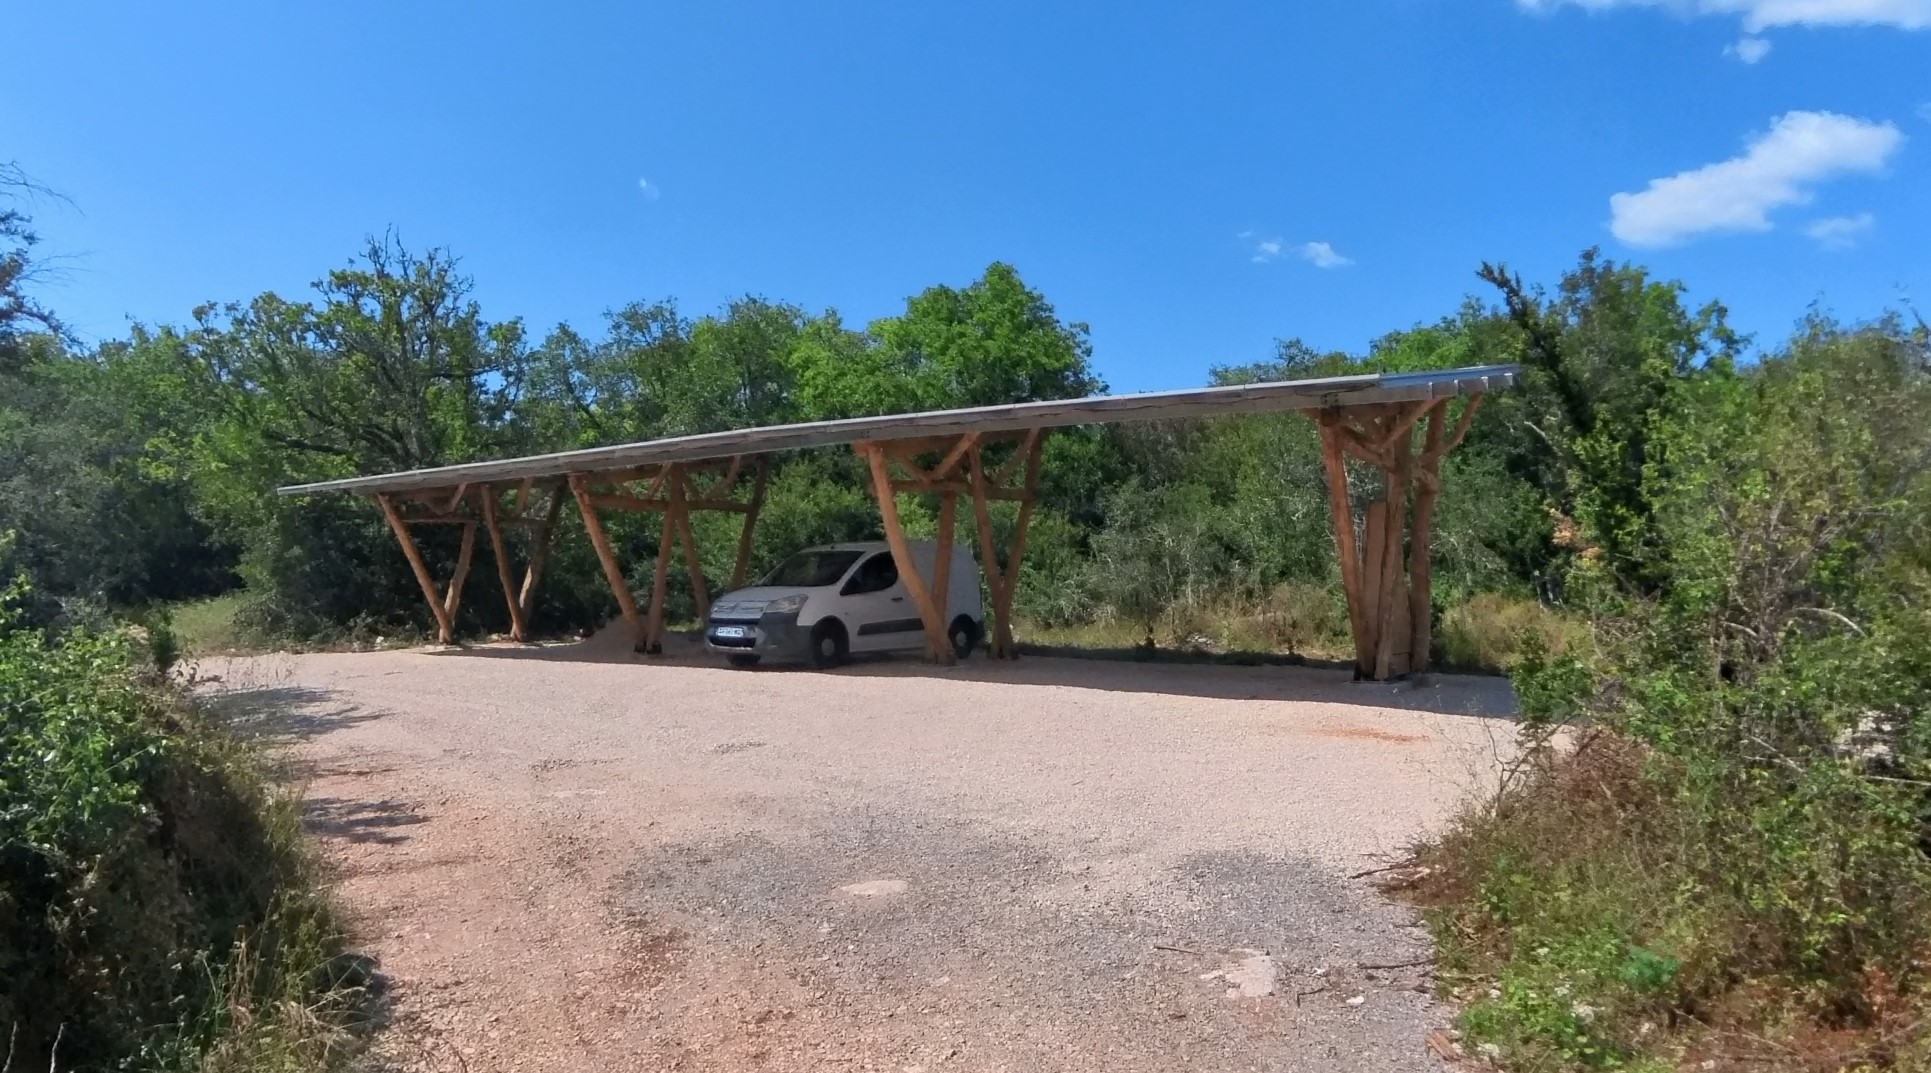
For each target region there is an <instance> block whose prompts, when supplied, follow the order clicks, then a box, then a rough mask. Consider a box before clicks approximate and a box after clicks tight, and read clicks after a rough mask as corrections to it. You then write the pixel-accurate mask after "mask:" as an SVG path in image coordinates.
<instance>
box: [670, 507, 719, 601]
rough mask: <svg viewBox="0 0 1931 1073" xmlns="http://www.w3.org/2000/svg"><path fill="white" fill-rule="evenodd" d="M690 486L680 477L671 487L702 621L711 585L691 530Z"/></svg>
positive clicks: (687, 564)
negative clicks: (708, 583) (707, 580)
mask: <svg viewBox="0 0 1931 1073" xmlns="http://www.w3.org/2000/svg"><path fill="white" fill-rule="evenodd" d="M687 492H688V488H687V487H686V486H685V484H684V481H683V479H682V478H680V479H679V480H678V482H677V484H675V485H674V486H672V488H671V493H670V498H671V504H672V506H671V511H670V512H667V513H672V512H674V513H675V514H676V515H677V532H678V535H679V537H680V538H681V539H682V540H683V543H684V568H685V569H686V570H689V571H690V573H691V602H692V605H693V606H694V607H696V608H697V620H698V621H699V622H700V623H701V622H703V621H704V616H705V615H707V614H709V613H710V610H711V593H710V587H709V586H707V585H705V584H704V561H703V560H702V559H701V558H699V556H698V554H697V534H696V533H695V532H693V531H692V530H691V508H690V498H689V497H688V495H687V494H686V493H687Z"/></svg>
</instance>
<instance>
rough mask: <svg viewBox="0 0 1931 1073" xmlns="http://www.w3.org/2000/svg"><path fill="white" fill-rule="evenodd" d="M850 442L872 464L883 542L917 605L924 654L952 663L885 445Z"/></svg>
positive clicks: (941, 614) (940, 614) (941, 618)
mask: <svg viewBox="0 0 1931 1073" xmlns="http://www.w3.org/2000/svg"><path fill="white" fill-rule="evenodd" d="M853 446H854V448H855V449H856V450H857V451H858V453H859V454H860V456H862V457H863V458H864V459H865V461H866V463H867V464H868V465H869V467H870V468H871V473H872V493H873V495H875V496H876V497H877V498H878V516H879V520H880V521H881V522H882V523H884V527H885V542H886V543H887V544H888V545H890V546H891V549H892V559H893V561H894V562H895V563H897V564H898V576H899V580H900V581H903V582H904V583H905V593H906V595H908V596H910V597H911V598H912V606H914V607H916V608H917V609H918V612H919V624H920V625H921V626H923V627H924V628H925V658H926V659H928V660H931V661H933V662H935V663H943V664H947V665H950V664H952V663H955V662H957V659H956V657H954V655H953V653H952V646H951V645H950V644H947V643H945V619H944V611H943V610H942V609H941V608H940V607H939V605H938V604H936V603H934V602H933V593H932V589H931V588H930V587H928V586H927V585H926V583H925V578H924V576H923V575H922V574H921V572H920V570H919V563H918V560H917V559H915V558H913V557H912V544H911V542H910V541H909V540H907V539H906V538H905V525H904V522H903V521H902V520H901V519H900V518H899V513H898V487H897V485H896V483H895V482H894V481H893V480H892V470H891V463H890V462H889V461H888V460H887V459H886V457H885V446H884V445H883V444H878V443H858V444H854V445H853Z"/></svg>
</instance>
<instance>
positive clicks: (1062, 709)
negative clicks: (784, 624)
mask: <svg viewBox="0 0 1931 1073" xmlns="http://www.w3.org/2000/svg"><path fill="white" fill-rule="evenodd" d="M203 671H204V673H205V672H209V671H212V672H214V673H217V674H220V675H221V676H222V678H223V684H222V686H221V687H219V688H220V689H222V690H223V691H224V696H223V698H222V702H223V703H224V704H226V705H227V706H228V707H229V709H230V710H231V711H232V712H234V713H235V714H236V717H237V718H240V719H246V720H252V722H253V724H254V725H255V726H257V727H258V728H259V729H260V730H261V731H262V732H264V733H269V734H275V735H280V736H285V737H287V738H289V739H292V740H293V741H295V742H297V743H299V744H298V748H299V755H300V756H301V757H302V758H303V759H304V761H305V763H306V765H307V766H308V767H309V769H310V771H311V773H312V774H311V780H310V781H309V783H308V788H307V793H308V810H309V815H310V818H311V822H312V825H313V828H314V830H315V832H316V834H317V836H318V837H319V838H320V839H321V841H322V844H323V846H324V847H325V849H326V852H327V853H328V854H329V856H330V858H331V859H332V860H333V861H334V862H335V864H336V865H337V866H338V867H339V869H340V874H341V877H342V879H341V884H342V885H341V889H342V894H343V897H344V900H345V902H346V904H347V905H348V906H349V908H350V910H351V913H352V915H353V920H354V923H355V925H356V926H357V927H358V928H359V929H360V934H359V935H358V937H357V938H358V941H359V942H360V943H361V944H362V945H363V947H364V948H365V949H367V950H369V951H370V952H372V953H374V954H375V955H377V956H378V957H379V958H380V959H381V962H382V966H383V970H384V972H385V973H387V974H388V975H389V976H390V978H391V979H392V980H393V982H394V989H393V993H394V995H395V1001H396V1004H395V1023H394V1026H393V1028H392V1029H391V1030H390V1031H389V1032H388V1033H386V1036H385V1039H384V1043H383V1046H384V1047H385V1048H386V1049H387V1050H388V1051H389V1052H390V1054H391V1056H392V1057H393V1058H395V1059H396V1061H397V1062H398V1064H400V1065H402V1066H403V1067H404V1068H407V1069H419V1070H445V1069H446V1070H469V1071H476V1073H481V1071H488V1070H558V1071H563V1070H569V1071H579V1070H739V1069H747V1070H751V1069H768V1070H779V1071H790V1070H893V1071H905V1070H915V1069H916V1070H926V1071H940V1070H944V1071H952V1070H960V1071H979V1070H985V1071H991V1070H1012V1071H1036V1070H1040V1071H1043V1070H1093V1071H1100V1070H1105V1071H1107V1073H1132V1071H1149V1073H1151V1071H1163V1073H1164V1071H1167V1070H1175V1069H1191V1068H1212V1069H1227V1070H1363V1071H1368V1070H1372V1071H1376V1073H1381V1071H1399V1070H1424V1069H1431V1068H1439V1066H1438V1065H1437V1063H1435V1062H1434V1060H1433V1059H1432V1058H1430V1057H1428V1056H1427V1054H1426V1052H1425V1050H1424V1047H1423V1037H1424V1036H1425V1034H1426V1033H1427V1032H1428V1031H1429V1030H1430V1029H1431V1028H1433V1027H1437V1026H1439V1025H1440V1024H1442V1023H1443V1022H1444V1021H1445V1018H1446V1013H1445V1011H1443V1010H1442V1009H1440V1008H1439V1007H1437V1006H1436V1005H1435V1004H1434V1003H1433V1002H1432V1001H1431V1000H1430V999H1429V998H1428V997H1427V995H1426V990H1427V989H1426V981H1425V978H1424V976H1423V975H1422V973H1423V972H1424V971H1425V970H1422V969H1415V968H1397V969H1373V968H1368V967H1364V966H1374V965H1397V964H1401V963H1407V962H1412V961H1415V960H1416V959H1418V958H1421V957H1423V956H1424V955H1425V954H1426V947H1425V945H1424V934H1423V932H1422V930H1421V929H1420V928H1419V927H1418V926H1417V922H1416V917H1415V914H1414V913H1413V912H1412V911H1410V910H1407V909H1402V908H1398V907H1394V906H1390V905H1388V904H1386V903H1385V902H1384V901H1382V900H1381V899H1379V898H1378V897H1376V896H1375V894H1374V892H1373V891H1372V889H1371V888H1369V887H1368V886H1367V883H1366V881H1362V880H1349V879H1347V878H1346V877H1347V876H1348V875H1350V874H1352V873H1355V872H1359V871H1361V870H1363V869H1366V868H1371V867H1374V866H1375V865H1376V864H1377V863H1379V862H1380V861H1381V860H1382V859H1383V858H1384V856H1385V855H1387V854H1390V853H1393V852H1396V851H1398V850H1399V849H1400V848H1401V847H1402V846H1403V845H1405V844H1406V843H1408V842H1409V841H1411V840H1412V839H1413V838H1415V837H1416V836H1417V835H1418V834H1420V833H1421V832H1423V831H1424V830H1426V829H1427V828H1428V827H1429V826H1430V825H1432V824H1435V823H1438V822H1440V821H1441V820H1442V819H1443V818H1444V816H1445V815H1446V814H1447V812H1448V810H1449V809H1450V808H1451V807H1452V806H1453V805H1454V803H1455V802H1456V801H1457V800H1458V798H1459V797H1460V795H1461V794H1462V793H1464V792H1466V791H1467V790H1468V789H1469V788H1470V787H1471V786H1472V785H1473V784H1474V783H1475V781H1476V780H1477V779H1479V778H1481V777H1483V775H1484V773H1486V772H1489V771H1492V770H1493V763H1494V760H1493V758H1494V756H1495V754H1496V752H1497V751H1498V750H1502V749H1505V748H1506V745H1507V742H1508V741H1509V740H1510V734H1511V727H1510V724H1509V722H1508V721H1507V720H1506V719H1501V718H1495V717H1494V716H1496V715H1498V714H1500V713H1502V712H1504V711H1506V709H1507V706H1508V697H1507V692H1506V686H1505V685H1504V684H1502V683H1500V682H1496V681H1491V680H1482V679H1455V678H1449V679H1445V680H1444V681H1443V684H1441V685H1438V686H1435V687H1431V688H1427V689H1422V690H1418V691H1414V692H1410V693H1391V692H1389V691H1387V690H1386V689H1383V688H1381V687H1370V686H1353V685H1349V684H1347V683H1346V682H1345V680H1344V676H1342V675H1339V674H1337V673H1334V672H1317V671H1301V670H1288V669H1247V668H1210V669H1209V668H1202V669H1189V668H1173V667H1149V666H1141V665H1133V664H1117V663H1081V662H1074V661H1061V660H1046V659H1034V660H1028V661H1025V662H1023V663H1021V664H1019V665H1016V666H1007V667H990V666H987V665H986V664H985V663H984V662H983V661H975V662H974V663H973V664H972V665H970V666H968V667H965V668H961V669H957V670H951V671H942V670H937V669H932V668H926V667H922V666H919V665H917V664H913V663H906V662H891V663H875V664H869V665H865V666H860V667H854V668H850V669H847V670H845V671H841V672H839V673H836V674H829V675H825V674H810V673H803V672H787V671H756V672H744V671H730V670H726V669H722V668H717V667H713V666H710V665H709V664H708V662H706V661H703V660H697V659H680V660H674V661H666V662H652V663H643V662H633V661H630V660H625V659H618V660H613V661H599V660H598V659H597V653H595V652H593V651H589V650H585V649H547V650H540V651H536V652H532V651H530V650H504V649H476V650H470V651H468V652H462V653H457V652H449V653H437V652H396V653H379V654H365V655H314V656H299V657H288V656H282V657H266V658H263V659H257V660H246V661H243V660H238V661H234V662H233V663H231V664H229V665H227V666H225V667H223V666H213V667H204V668H203ZM1397 705H1398V707H1397Z"/></svg>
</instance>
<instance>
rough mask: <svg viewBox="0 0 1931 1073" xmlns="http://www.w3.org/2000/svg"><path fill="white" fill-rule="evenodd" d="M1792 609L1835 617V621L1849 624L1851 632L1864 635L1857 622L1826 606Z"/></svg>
mask: <svg viewBox="0 0 1931 1073" xmlns="http://www.w3.org/2000/svg"><path fill="white" fill-rule="evenodd" d="M1792 610H1794V611H1807V612H1809V613H1810V614H1813V615H1822V616H1824V617H1825V618H1829V619H1836V620H1837V621H1839V622H1841V623H1843V624H1844V625H1846V626H1849V627H1850V628H1851V632H1852V633H1855V634H1856V635H1858V636H1859V637H1862V636H1864V627H1862V626H1859V625H1858V624H1857V623H1855V622H1852V621H1851V620H1850V619H1849V618H1847V617H1845V616H1844V615H1842V614H1840V613H1838V612H1836V611H1832V610H1831V609H1830V608H1828V607H1798V608H1792Z"/></svg>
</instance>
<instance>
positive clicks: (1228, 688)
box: [428, 633, 1516, 720]
mask: <svg viewBox="0 0 1931 1073" xmlns="http://www.w3.org/2000/svg"><path fill="white" fill-rule="evenodd" d="M664 647H665V650H666V651H665V653H664V654H663V655H658V656H646V655H641V654H638V653H634V652H632V651H630V650H629V648H628V647H627V646H626V645H625V644H623V643H622V640H621V638H618V639H615V641H614V642H613V640H612V639H611V638H609V637H607V636H604V635H599V636H598V637H595V638H591V639H590V640H587V641H578V642H574V643H560V644H559V643H552V644H542V645H475V646H470V647H452V648H443V649H434V650H430V651H429V653H428V654H430V655H434V656H438V657H448V658H470V659H477V658H480V659H518V660H541V661H546V662H560V663H610V664H630V665H634V666H637V667H639V668H645V667H695V668H707V669H708V668H716V669H724V661H723V658H722V657H720V656H718V655H717V654H716V653H713V652H709V651H706V650H705V649H704V647H703V644H702V643H701V641H700V640H699V639H698V637H697V635H696V634H694V633H673V634H671V635H670V636H668V637H666V638H665V642H664ZM1021 650H1022V653H1023V654H1024V658H1021V659H1018V660H1015V661H1012V662H1009V663H1008V662H993V661H992V660H989V659H987V658H986V657H985V656H983V655H975V656H973V657H972V658H971V659H968V660H966V661H965V662H963V663H961V664H959V665H958V666H956V667H940V666H934V665H932V664H927V663H924V662H921V661H920V660H919V659H917V658H916V657H915V656H907V655H898V656H891V655H868V656H856V657H853V659H852V661H851V662H850V663H849V664H847V665H846V666H844V667H841V668H839V669H838V670H835V671H814V670H812V669H810V668H808V667H802V666H760V667H755V668H750V669H743V670H733V673H736V674H798V675H811V674H837V675H852V676H864V677H878V678H937V679H943V680H947V681H967V682H988V683H1010V684H1013V685H1032V686H1060V687H1066V688H1073V689H1097V690H1104V691H1107V692H1116V693H1143V694H1163V695H1166V696H1175V697H1199V698H1205V699H1209V700H1257V701H1316V702H1321V703H1326V704H1349V705H1358V706H1361V707H1368V708H1394V709H1399V710H1403V711H1425V712H1436V713H1439V714H1443V715H1469V716H1479V717H1484V718H1497V719H1509V720H1512V719H1514V718H1515V715H1516V706H1515V693H1514V690H1513V688H1512V687H1511V686H1510V684H1509V680H1508V679H1506V678H1498V677H1492V676H1487V675H1459V674H1438V675H1428V676H1425V677H1424V678H1423V679H1422V680H1421V681H1418V682H1392V683H1391V682H1356V681H1354V680H1353V678H1354V674H1353V669H1352V664H1337V663H1329V662H1325V661H1318V660H1299V659H1297V658H1291V657H1278V656H1277V657H1267V658H1265V659H1263V658H1258V657H1256V658H1253V659H1237V658H1233V657H1214V658H1207V657H1200V658H1186V657H1183V656H1180V655H1173V656H1164V655H1163V656H1160V657H1157V658H1154V659H1144V658H1133V657H1132V656H1131V655H1130V654H1127V652H1126V651H1125V650H1122V651H1120V652H1112V651H1093V650H1061V649H1031V650H1027V648H1026V646H1023V645H1022V646H1021Z"/></svg>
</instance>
